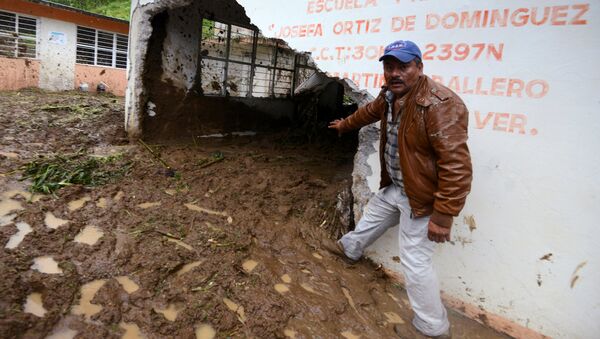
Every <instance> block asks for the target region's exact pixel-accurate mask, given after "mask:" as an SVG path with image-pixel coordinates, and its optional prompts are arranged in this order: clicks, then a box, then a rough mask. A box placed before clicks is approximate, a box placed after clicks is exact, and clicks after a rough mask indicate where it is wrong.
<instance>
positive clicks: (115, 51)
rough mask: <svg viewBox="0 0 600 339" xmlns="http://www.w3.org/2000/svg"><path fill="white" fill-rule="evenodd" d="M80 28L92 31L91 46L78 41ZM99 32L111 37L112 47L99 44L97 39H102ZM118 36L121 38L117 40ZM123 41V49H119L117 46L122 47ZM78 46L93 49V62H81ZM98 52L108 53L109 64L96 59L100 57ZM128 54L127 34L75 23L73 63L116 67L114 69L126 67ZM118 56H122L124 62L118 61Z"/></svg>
mask: <svg viewBox="0 0 600 339" xmlns="http://www.w3.org/2000/svg"><path fill="white" fill-rule="evenodd" d="M80 29H82V30H88V31H93V32H94V35H93V38H94V44H93V46H92V45H90V44H83V43H81V42H80V37H79V36H80ZM101 34H106V35H110V36H111V38H112V39H111V40H110V41H111V45H112V48H110V49H109V48H107V47H104V46H101V44H100V43H99V39H102V37H100V35H101ZM120 37H121V40H119V38H120ZM105 41H109V40H108V39H105ZM123 42H125V43H126V45H125V49H120V48H119V46H121V47H122V46H123ZM79 48H82V49H87V50H93V56H92V59H93V63H90V62H81V58H82V57H81V56H80V52H79ZM99 52H100V53H102V52H104V53H110V56H111V59H110V65H106V64H102V63H99V61H98V60H99V59H100V58H99V55H98V53H99ZM128 54H129V36H127V35H125V34H121V33H116V32H111V31H105V30H102V29H97V28H93V27H87V26H80V25H77V33H76V38H75V63H76V64H78V65H88V66H98V67H109V68H116V69H127V63H128V59H129V55H128ZM119 56H121V58H122V57H124V58H125V62H124V64H123V63H120V62H119V58H118V57H119ZM88 58H89V57H88ZM121 60H122V59H121ZM100 62H102V61H100Z"/></svg>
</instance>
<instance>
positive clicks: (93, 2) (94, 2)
mask: <svg viewBox="0 0 600 339" xmlns="http://www.w3.org/2000/svg"><path fill="white" fill-rule="evenodd" d="M52 2H56V3H59V4H63V5H67V6H71V7H75V8H79V9H83V10H86V11H89V10H92V9H94V8H96V7H98V6H102V5H106V4H108V3H110V2H112V0H52Z"/></svg>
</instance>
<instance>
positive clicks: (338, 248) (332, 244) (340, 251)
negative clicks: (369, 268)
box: [321, 239, 358, 265]
mask: <svg viewBox="0 0 600 339" xmlns="http://www.w3.org/2000/svg"><path fill="white" fill-rule="evenodd" d="M321 247H323V248H324V249H325V250H326V251H327V252H329V253H331V254H333V255H335V256H337V257H339V258H340V259H342V260H343V261H344V262H345V263H347V264H349V265H354V264H356V263H357V262H358V260H354V259H351V258H348V257H347V256H346V252H345V251H344V246H342V244H341V243H340V242H339V241H332V240H329V239H326V240H324V241H322V242H321Z"/></svg>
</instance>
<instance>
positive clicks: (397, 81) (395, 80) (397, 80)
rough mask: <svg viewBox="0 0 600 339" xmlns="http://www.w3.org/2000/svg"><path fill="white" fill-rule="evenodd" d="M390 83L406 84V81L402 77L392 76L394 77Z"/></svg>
mask: <svg viewBox="0 0 600 339" xmlns="http://www.w3.org/2000/svg"><path fill="white" fill-rule="evenodd" d="M390 83H391V84H393V83H401V84H404V81H403V80H402V79H400V78H392V79H390Z"/></svg>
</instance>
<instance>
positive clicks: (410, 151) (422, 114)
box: [324, 40, 472, 338]
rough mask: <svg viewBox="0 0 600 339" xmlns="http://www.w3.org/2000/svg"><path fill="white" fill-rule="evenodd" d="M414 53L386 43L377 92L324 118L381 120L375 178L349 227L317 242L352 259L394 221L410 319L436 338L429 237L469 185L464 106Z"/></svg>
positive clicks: (410, 46)
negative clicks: (341, 114) (376, 186)
mask: <svg viewBox="0 0 600 339" xmlns="http://www.w3.org/2000/svg"><path fill="white" fill-rule="evenodd" d="M421 60H422V56H421V51H420V50H419V48H418V47H417V45H415V43H413V42H411V41H402V40H400V41H396V42H393V43H392V44H390V45H388V46H387V47H386V48H385V50H384V55H383V56H382V57H381V58H380V59H379V61H383V72H384V77H385V82H386V86H384V87H383V89H382V91H381V93H380V94H379V96H378V97H377V98H376V99H375V100H374V101H372V102H370V103H368V104H367V105H365V106H363V107H361V108H359V109H358V110H357V111H356V112H355V113H354V114H352V115H350V116H349V117H347V118H345V119H338V120H334V121H332V122H331V123H330V125H329V128H332V129H336V130H337V131H338V133H340V134H341V133H343V132H347V131H350V130H354V129H358V128H361V127H363V126H365V125H368V124H371V123H374V122H376V121H380V122H381V135H380V147H379V158H380V163H381V185H380V190H379V192H377V194H375V196H374V197H373V198H372V199H371V200H370V201H369V203H368V204H367V207H366V208H365V211H364V214H363V216H362V218H361V220H360V221H359V222H358V224H357V225H356V229H355V230H354V231H352V232H349V233H347V234H346V235H344V236H343V237H342V238H341V239H340V240H339V241H338V242H337V243H336V244H329V245H327V244H324V247H326V249H328V250H329V251H331V252H333V253H335V254H337V255H340V256H342V257H343V258H344V259H345V260H346V261H357V260H358V259H360V257H361V256H362V254H363V251H364V249H365V248H366V247H367V246H369V245H370V244H372V243H373V242H374V241H375V240H377V238H379V237H380V236H381V235H382V234H383V233H384V232H385V231H386V230H387V229H388V228H390V227H393V226H395V225H398V224H399V226H400V231H399V234H400V239H399V240H400V260H401V262H402V267H403V270H404V275H405V279H406V289H407V292H408V298H409V300H410V303H411V306H412V308H413V310H414V313H415V317H414V319H413V325H414V326H415V328H416V329H417V330H418V331H419V332H421V333H422V334H424V335H427V336H432V337H441V338H444V337H450V328H449V326H450V325H449V323H448V317H447V314H446V309H445V308H444V305H442V302H441V298H440V291H439V285H438V281H437V277H436V274H435V271H434V270H433V263H432V255H433V252H434V248H435V243H443V242H445V241H449V240H450V230H451V227H452V221H453V217H454V216H457V215H458V214H459V213H460V211H461V209H462V208H463V206H464V204H465V200H466V197H467V194H468V193H469V191H470V189H471V177H472V169H471V158H470V154H469V149H468V147H467V123H468V111H467V108H466V107H465V104H464V103H463V102H462V100H461V99H460V98H459V97H458V96H457V95H456V94H455V93H454V92H452V91H451V90H450V89H448V88H446V87H444V86H442V85H440V84H438V83H436V82H434V81H433V80H431V79H430V78H429V77H427V76H426V75H424V74H423V63H422V61H421Z"/></svg>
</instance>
